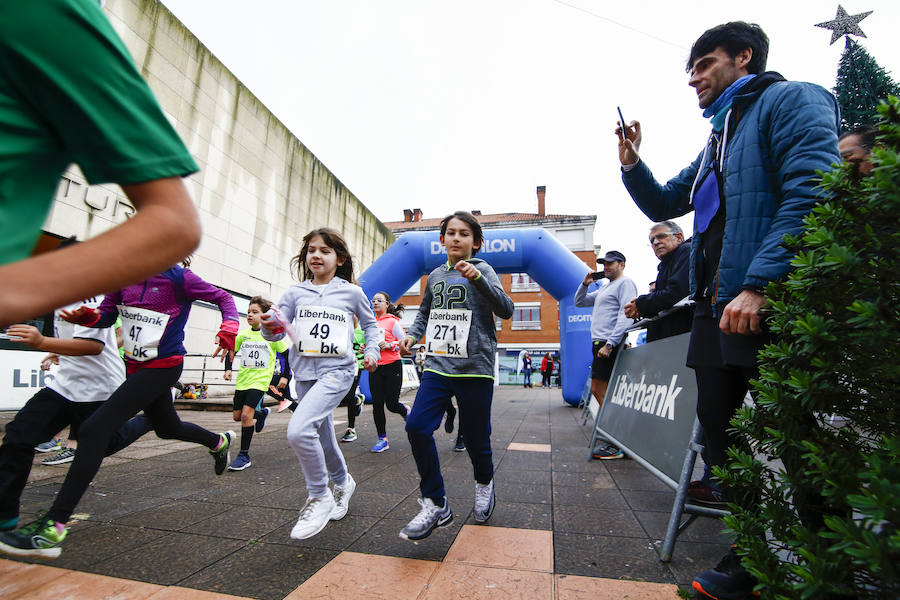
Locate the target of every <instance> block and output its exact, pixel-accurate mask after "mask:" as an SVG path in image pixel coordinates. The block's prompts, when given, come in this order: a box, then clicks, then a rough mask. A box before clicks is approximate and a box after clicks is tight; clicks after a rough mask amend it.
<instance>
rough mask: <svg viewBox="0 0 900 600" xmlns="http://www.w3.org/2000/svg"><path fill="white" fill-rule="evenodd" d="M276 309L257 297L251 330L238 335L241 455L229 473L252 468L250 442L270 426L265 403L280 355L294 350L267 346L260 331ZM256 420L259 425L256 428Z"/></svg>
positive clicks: (282, 344) (250, 309)
mask: <svg viewBox="0 0 900 600" xmlns="http://www.w3.org/2000/svg"><path fill="white" fill-rule="evenodd" d="M270 308H272V303H271V302H269V301H268V300H266V299H264V298H262V297H261V296H254V297H253V298H251V299H250V306H249V307H248V308H247V324H248V325H250V328H249V329H244V330H241V331H239V332H238V334H237V338H236V339H235V342H234V350H235V354H239V355H240V357H241V370H240V371H238V375H237V381H236V382H235V391H234V403H233V408H234V415H233V416H234V420H235V421H240V422H241V451H240V453H239V454H238V455H237V458H235V459H234V462H232V463H231V464H230V465H229V466H228V470H229V471H243V470H244V469H246V468H247V467H249V466H250V464H251V463H250V441H251V440H252V439H253V432H254V431H256V432H257V433H258V432H260V431H262V430H263V427H265V426H266V417H268V416H269V409H268V408H263V406H262V402H263V398H264V397H265V393H266V390H268V389H269V382H270V381H271V380H272V374H273V373H274V372H275V361H276V360H277V353H279V352H285V351H287V350H288V349H289V348H290V346H289V345H288V343H287V342H286V341H285V340H279V341H277V342H267V341H266V340H264V339H263V337H262V334H261V333H260V331H259V323H260V320H261V319H262V315H263V313H265V312H266V311H267V310H269V309H270ZM231 366H232V365H231V360H229V359H227V358H226V360H225V380H226V381H231ZM254 420H255V421H256V423H255V424H254Z"/></svg>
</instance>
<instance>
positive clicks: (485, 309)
mask: <svg viewBox="0 0 900 600" xmlns="http://www.w3.org/2000/svg"><path fill="white" fill-rule="evenodd" d="M483 239H484V238H483V236H482V233H481V225H480V224H479V223H478V220H477V219H476V218H475V217H474V216H472V215H471V214H470V213H468V212H464V211H458V212H455V213H453V214H452V215H450V216H448V217H446V218H444V220H443V221H441V244H443V245H444V247H445V248H446V249H447V263H446V264H444V265H441V266H440V267H438V268H436V269H435V270H434V271H432V272H431V274H430V275H428V282H427V285H426V287H425V296H424V298H423V299H422V304H421V305H420V306H419V314H418V315H416V320H415V322H414V323H413V325H412V327H411V328H410V331H409V335H407V336H406V337H405V338H404V339H403V341H401V342H400V349H401V351H403V352H408V351H409V348H410V346H412V345H413V344H414V343H416V341H417V340H418V339H419V338H420V337H422V335H423V334H425V350H426V352H427V354H428V359H427V360H426V362H425V371H424V372H423V374H422V382H421V384H420V385H419V391H418V393H417V394H416V400H415V403H414V404H413V407H412V411H411V412H410V414H409V416H407V418H406V433H407V435H408V436H409V443H410V445H411V446H412V452H413V457H414V458H415V459H416V467H417V468H418V470H419V477H420V478H421V481H420V483H419V489H420V490H421V493H422V498H421V499H420V500H419V505H420V506H421V507H422V509H421V510H420V511H419V514H418V515H416V517H415V518H414V519H413V520H412V521H410V522H409V524H408V525H407V526H406V527H404V528H403V530H402V531H401V532H400V537H401V538H404V539H407V540H420V539H422V538H425V537H428V536H429V535H430V534H431V532H432V530H434V528H435V527H440V526H442V525H446V524H448V523H449V522H450V521H452V520H453V513H452V512H451V510H450V505H449V504H448V502H447V497H446V494H445V492H444V479H443V477H442V476H441V467H440V463H439V462H438V454H437V448H436V447H435V444H434V431H435V430H436V429H437V428H438V427H439V426H440V424H441V417H442V416H443V414H444V412H445V411H446V410H447V403H448V402H449V400H450V397H451V396H456V403H457V406H458V407H459V428H460V430H461V432H462V433H463V434H464V435H465V440H466V446H467V450H468V452H469V458H470V459H471V460H472V466H473V468H474V472H475V510H474V517H475V520H476V521H477V522H479V523H483V522H484V521H486V520H487V519H488V518H489V517H490V516H491V513H492V512H493V510H494V464H493V461H492V460H491V400H492V398H493V392H494V376H493V373H494V356H495V353H496V350H497V333H496V328H495V321H494V315H497V316H499V317H500V318H502V319H508V318H510V317H511V316H512V313H513V302H512V300H510V298H509V296H507V295H506V292H504V291H503V286H501V285H500V279H499V278H498V277H497V274H496V273H495V272H494V269H492V268H491V266H490V265H488V264H487V263H486V262H484V261H482V260H479V259H477V258H472V257H473V256H474V255H475V253H476V252H478V249H479V248H481V244H482V242H483Z"/></svg>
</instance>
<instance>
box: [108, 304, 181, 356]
mask: <svg viewBox="0 0 900 600" xmlns="http://www.w3.org/2000/svg"><path fill="white" fill-rule="evenodd" d="M118 308H119V316H120V317H121V318H122V342H123V344H122V345H123V347H124V348H125V357H126V358H129V359H131V360H135V361H138V362H145V361H148V360H153V359H154V358H156V355H157V353H158V351H159V342H160V340H161V339H162V336H163V333H164V332H165V331H166V325H167V324H168V322H169V315H167V314H165V313H160V312H156V311H155V310H150V309H147V308H137V307H134V306H125V305H124V304H120V305H119V307H118Z"/></svg>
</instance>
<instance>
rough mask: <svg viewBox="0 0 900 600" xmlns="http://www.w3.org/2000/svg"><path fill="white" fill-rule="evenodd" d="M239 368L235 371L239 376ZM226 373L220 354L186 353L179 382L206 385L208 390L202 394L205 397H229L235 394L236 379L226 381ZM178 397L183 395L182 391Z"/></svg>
mask: <svg viewBox="0 0 900 600" xmlns="http://www.w3.org/2000/svg"><path fill="white" fill-rule="evenodd" d="M235 360H237V359H235ZM237 368H239V367H237ZM237 368H236V369H235V373H234V376H235V377H237ZM224 373H225V364H224V363H223V362H221V361H220V360H219V357H218V356H217V357H215V358H213V357H212V355H210V354H185V356H184V367H183V368H182V370H181V377H179V382H180V383H181V384H183V385H185V386H187V385H189V384H193V385H195V386H205V387H206V392H205V393H204V394H203V396H201V397H203V398H207V397H216V398H218V397H227V396H231V395H232V394H234V379H233V378H232V380H231V381H225V378H224ZM177 397H178V398H181V397H183V396H182V392H179V395H178V396H177Z"/></svg>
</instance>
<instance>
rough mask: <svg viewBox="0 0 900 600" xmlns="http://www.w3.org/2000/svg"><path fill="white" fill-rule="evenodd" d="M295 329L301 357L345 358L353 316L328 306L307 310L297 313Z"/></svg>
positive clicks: (313, 307)
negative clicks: (351, 317) (298, 338)
mask: <svg viewBox="0 0 900 600" xmlns="http://www.w3.org/2000/svg"><path fill="white" fill-rule="evenodd" d="M294 323H295V329H296V332H297V335H298V336H299V337H300V341H299V343H298V344H297V351H298V352H300V355H301V356H346V355H347V351H348V348H347V343H348V340H349V339H350V327H351V324H352V321H351V319H350V316H349V315H348V314H347V313H345V312H344V311H341V310H335V309H333V308H328V307H326V306H306V307H303V308H298V309H297V314H296V316H295V317H294Z"/></svg>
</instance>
